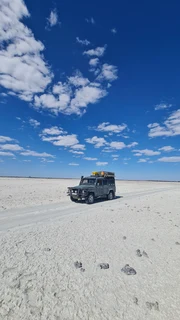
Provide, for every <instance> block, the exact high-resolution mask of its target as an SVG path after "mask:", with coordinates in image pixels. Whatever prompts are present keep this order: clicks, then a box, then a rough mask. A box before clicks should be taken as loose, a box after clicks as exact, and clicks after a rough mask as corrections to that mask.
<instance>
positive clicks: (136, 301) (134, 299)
mask: <svg viewBox="0 0 180 320" xmlns="http://www.w3.org/2000/svg"><path fill="white" fill-rule="evenodd" d="M133 301H134V303H135V304H137V305H138V298H136V297H134V298H133Z"/></svg>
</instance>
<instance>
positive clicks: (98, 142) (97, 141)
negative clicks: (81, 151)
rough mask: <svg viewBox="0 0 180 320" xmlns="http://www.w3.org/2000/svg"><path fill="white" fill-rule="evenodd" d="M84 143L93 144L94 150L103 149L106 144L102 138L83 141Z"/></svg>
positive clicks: (95, 137)
mask: <svg viewBox="0 0 180 320" xmlns="http://www.w3.org/2000/svg"><path fill="white" fill-rule="evenodd" d="M85 141H86V142H87V143H90V144H94V146H95V148H100V147H103V146H105V145H106V144H107V142H106V140H105V139H104V138H98V137H97V136H94V137H92V138H88V139H85Z"/></svg>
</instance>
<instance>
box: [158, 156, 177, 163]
mask: <svg viewBox="0 0 180 320" xmlns="http://www.w3.org/2000/svg"><path fill="white" fill-rule="evenodd" d="M158 161H159V162H180V157H163V158H159V159H158Z"/></svg>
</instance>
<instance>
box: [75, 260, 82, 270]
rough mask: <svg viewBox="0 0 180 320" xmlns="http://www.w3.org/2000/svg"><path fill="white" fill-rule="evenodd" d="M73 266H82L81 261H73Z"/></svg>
mask: <svg viewBox="0 0 180 320" xmlns="http://www.w3.org/2000/svg"><path fill="white" fill-rule="evenodd" d="M74 266H75V267H76V269H80V268H82V262H79V261H76V262H74Z"/></svg>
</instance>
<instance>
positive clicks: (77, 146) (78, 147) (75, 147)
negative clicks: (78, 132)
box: [71, 143, 86, 150]
mask: <svg viewBox="0 0 180 320" xmlns="http://www.w3.org/2000/svg"><path fill="white" fill-rule="evenodd" d="M71 149H74V150H85V149H86V148H85V145H84V144H79V143H78V144H75V145H73V146H71Z"/></svg>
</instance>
